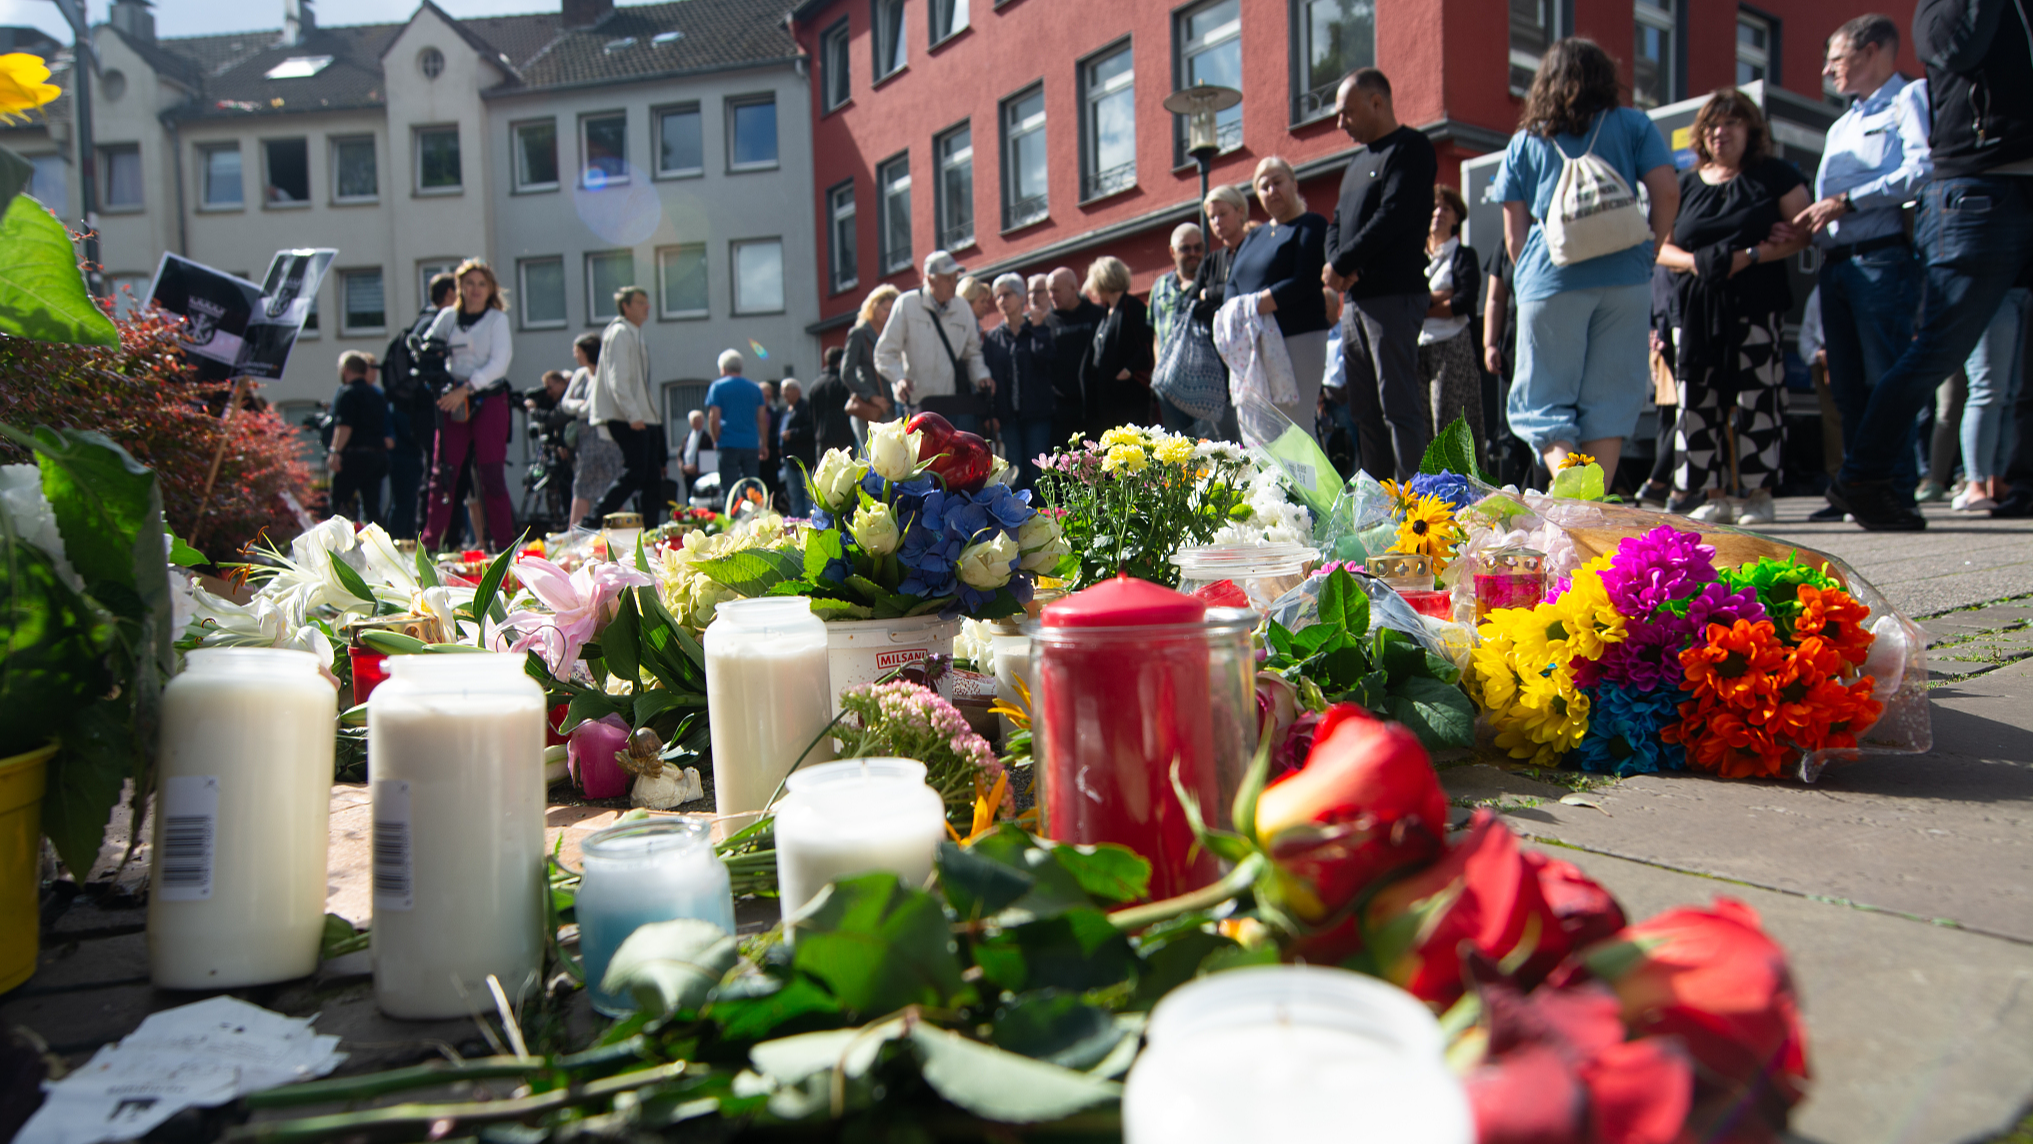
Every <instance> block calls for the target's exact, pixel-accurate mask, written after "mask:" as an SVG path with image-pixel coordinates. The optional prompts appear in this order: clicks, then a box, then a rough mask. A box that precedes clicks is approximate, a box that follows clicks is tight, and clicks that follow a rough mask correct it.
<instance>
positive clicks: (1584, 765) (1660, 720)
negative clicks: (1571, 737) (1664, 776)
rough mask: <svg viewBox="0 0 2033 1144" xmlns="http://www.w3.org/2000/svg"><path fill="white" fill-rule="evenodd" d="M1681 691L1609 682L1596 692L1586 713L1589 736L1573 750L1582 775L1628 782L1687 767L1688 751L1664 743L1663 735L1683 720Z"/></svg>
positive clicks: (1677, 745)
mask: <svg viewBox="0 0 2033 1144" xmlns="http://www.w3.org/2000/svg"><path fill="white" fill-rule="evenodd" d="M1684 698H1686V696H1685V695H1683V694H1682V693H1681V691H1680V690H1679V689H1678V688H1675V687H1658V688H1650V689H1646V690H1639V689H1636V688H1630V687H1620V686H1618V685H1616V684H1613V683H1605V684H1603V685H1601V686H1600V687H1599V688H1597V689H1596V692H1595V696H1594V703H1593V705H1592V706H1591V707H1590V709H1589V713H1588V734H1586V735H1584V736H1582V739H1581V745H1580V746H1578V747H1576V748H1575V750H1574V760H1575V762H1576V764H1577V765H1579V766H1580V767H1581V769H1582V770H1584V771H1590V772H1593V773H1595V774H1606V775H1615V776H1617V777H1618V778H1627V777H1629V776H1631V775H1649V774H1654V773H1656V772H1658V771H1678V770H1685V769H1686V767H1687V748H1686V747H1684V746H1682V745H1680V744H1679V743H1668V742H1664V741H1663V740H1661V739H1660V738H1659V732H1660V730H1661V729H1662V728H1664V727H1665V726H1666V725H1668V724H1670V723H1677V722H1679V721H1680V701H1681V700H1682V699H1684Z"/></svg>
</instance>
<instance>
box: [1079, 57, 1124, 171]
mask: <svg viewBox="0 0 2033 1144" xmlns="http://www.w3.org/2000/svg"><path fill="white" fill-rule="evenodd" d="M1133 63H1134V61H1133V60H1132V58H1131V55H1130V48H1129V45H1127V44H1124V45H1123V46H1122V47H1120V48H1118V49H1116V50H1115V51H1113V52H1110V53H1108V54H1107V55H1105V56H1102V57H1100V58H1099V59H1095V60H1090V61H1088V62H1087V63H1086V64H1083V65H1081V68H1080V89H1081V90H1080V99H1081V102H1082V104H1084V110H1083V111H1082V113H1081V116H1082V117H1081V122H1080V135H1081V148H1080V198H1081V199H1082V201H1085V200H1087V199H1094V198H1100V197H1101V196H1102V195H1112V194H1114V193H1115V192H1117V191H1120V190H1123V189H1124V188H1126V187H1132V186H1135V185H1136V181H1137V124H1136V69H1135V68H1134V67H1133V66H1132V65H1133Z"/></svg>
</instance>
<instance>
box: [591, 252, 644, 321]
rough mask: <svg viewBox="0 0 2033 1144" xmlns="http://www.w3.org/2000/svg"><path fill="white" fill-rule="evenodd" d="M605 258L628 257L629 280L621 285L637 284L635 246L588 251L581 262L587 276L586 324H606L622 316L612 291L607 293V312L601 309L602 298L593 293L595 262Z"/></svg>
mask: <svg viewBox="0 0 2033 1144" xmlns="http://www.w3.org/2000/svg"><path fill="white" fill-rule="evenodd" d="M605 258H626V259H628V280H627V281H626V282H622V283H621V284H620V285H622V286H627V285H632V284H636V283H635V248H634V247H632V246H617V247H612V248H610V249H607V250H589V251H587V252H586V253H585V256H584V258H583V260H582V262H581V266H582V268H583V269H584V270H585V276H586V324H587V325H588V326H605V325H606V324H607V323H609V322H611V321H613V320H614V319H615V318H617V317H619V316H620V311H619V310H617V309H616V308H615V306H614V295H613V293H612V291H610V292H609V293H608V295H607V312H606V313H602V312H601V311H600V299H599V298H598V297H596V296H595V295H594V293H593V263H594V261H595V260H597V259H605Z"/></svg>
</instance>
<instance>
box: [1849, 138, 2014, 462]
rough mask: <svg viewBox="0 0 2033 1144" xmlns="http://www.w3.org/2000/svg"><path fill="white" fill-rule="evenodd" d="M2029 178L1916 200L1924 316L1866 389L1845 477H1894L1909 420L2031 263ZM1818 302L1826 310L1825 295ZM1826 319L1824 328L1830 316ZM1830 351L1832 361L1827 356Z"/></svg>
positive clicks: (1985, 182) (1907, 451) (1956, 188)
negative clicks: (1923, 266)
mask: <svg viewBox="0 0 2033 1144" xmlns="http://www.w3.org/2000/svg"><path fill="white" fill-rule="evenodd" d="M2028 183H2033V180H2029V179H2020V178H2013V177H2010V176H2002V177H1986V176H1983V175H1972V176H1967V177H1964V178H1949V179H1940V180H1937V181H1935V182H1933V183H1930V184H1928V185H1927V188H1926V189H1925V190H1924V191H1922V192H1921V196H1920V222H1919V227H1918V229H1917V237H1918V238H1919V240H1920V249H1921V251H1922V254H1923V256H1924V257H1925V259H1926V277H1925V279H1924V280H1923V282H1922V286H1921V292H1920V316H1919V318H1918V320H1917V321H1916V322H1915V323H1914V336H1913V341H1912V342H1911V343H1909V344H1908V345H1907V346H1906V349H1905V351H1904V352H1902V353H1901V354H1900V355H1899V360H1898V361H1897V362H1894V363H1893V365H1892V368H1891V369H1890V370H1888V371H1887V372H1886V374H1885V376H1884V377H1883V378H1881V379H1879V381H1878V384H1877V387H1876V388H1875V389H1873V390H1871V396H1870V401H1869V403H1868V404H1867V405H1866V406H1865V409H1864V415H1863V419H1862V420H1861V422H1860V423H1859V424H1858V426H1857V432H1856V436H1855V437H1854V438H1853V439H1852V440H1851V441H1850V443H1849V456H1848V457H1846V458H1844V459H1843V463H1842V480H1843V481H1844V482H1845V483H1852V482H1856V481H1883V480H1892V479H1894V477H1895V475H1896V473H1897V472H1898V470H1899V468H1900V466H1901V464H1902V463H1910V461H1902V458H1910V457H1911V456H1912V455H1913V449H1912V445H1911V444H1910V439H1911V434H1912V432H1913V422H1914V418H1915V417H1916V416H1917V415H1918V414H1919V412H1920V408H1921V406H1923V405H1925V404H1926V403H1927V402H1928V401H1929V400H1931V399H1932V397H1933V394H1934V389H1935V387H1936V386H1938V385H1940V384H1941V379H1942V378H1944V377H1947V376H1948V375H1949V374H1951V373H1954V372H1955V371H1956V370H1957V369H1958V368H1960V367H1961V366H1962V364H1963V363H1964V361H1966V360H1967V359H1968V358H1969V355H1970V351H1971V350H1973V349H1975V348H1976V345H1977V342H1978V340H1979V339H1981V338H1982V337H1983V336H1984V330H1985V328H1987V327H1988V326H1989V325H1990V324H1991V318H1992V317H1993V316H1994V315H1996V314H1997V312H1998V305H1999V303H2001V302H2002V301H2003V300H2004V297H2005V292H2006V291H2008V290H2010V289H2011V288H2012V286H2013V285H2014V284H2015V283H2016V282H2017V281H2018V280H2019V276H2020V275H2021V274H2022V273H2024V272H2025V270H2026V268H2027V264H2028V263H2029V262H2033V187H2029V186H2028V185H2027V184H2028ZM1822 305H1823V306H1824V307H1825V306H1826V305H1827V299H1826V298H1825V297H1824V298H1823V300H1822ZM1822 321H1823V324H1824V326H1826V325H1828V324H1829V322H1828V314H1827V312H1826V310H1824V311H1823V314H1822ZM1833 357H1834V355H1833V354H1831V355H1830V358H1831V360H1832V359H1833Z"/></svg>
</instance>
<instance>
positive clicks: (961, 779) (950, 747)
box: [833, 680, 1002, 821]
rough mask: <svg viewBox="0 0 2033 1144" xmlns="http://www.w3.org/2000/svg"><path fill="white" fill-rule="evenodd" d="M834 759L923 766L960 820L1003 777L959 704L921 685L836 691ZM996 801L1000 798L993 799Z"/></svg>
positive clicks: (901, 683)
mask: <svg viewBox="0 0 2033 1144" xmlns="http://www.w3.org/2000/svg"><path fill="white" fill-rule="evenodd" d="M840 712H841V713H840V721H839V722H838V723H836V724H834V727H833V737H834V738H835V739H836V740H838V743H839V746H838V749H837V750H836V751H835V752H834V755H835V757H836V758H842V759H862V758H903V759H916V760H918V761H919V762H921V763H923V764H925V782H926V784H927V785H929V786H930V787H931V788H932V789H933V790H936V791H938V792H939V797H940V798H942V799H944V800H945V802H946V808H947V812H948V815H949V817H951V816H960V817H961V818H962V820H963V821H964V819H965V816H966V815H968V814H969V813H970V812H971V811H972V809H973V807H974V804H975V802H976V800H977V799H979V798H981V797H983V796H985V795H986V794H987V793H988V792H989V791H990V790H991V789H993V787H994V786H995V783H996V781H997V780H998V779H1000V778H1001V777H1002V763H1001V761H1000V760H998V759H997V758H996V757H995V752H994V751H993V750H991V749H990V748H989V746H988V741H987V740H986V739H983V738H982V737H981V736H980V735H978V734H976V733H975V731H974V728H973V727H971V726H969V725H968V723H967V717H966V716H964V715H962V714H961V713H960V711H959V709H958V708H956V707H954V706H953V705H952V704H951V703H948V702H947V701H946V700H945V699H942V698H940V696H939V695H938V694H937V693H936V692H934V691H932V690H931V689H930V688H927V687H925V686H923V685H922V684H917V683H909V682H905V681H901V680H899V681H897V682H894V683H864V684H862V685H860V686H858V687H850V688H848V689H847V690H845V691H843V692H841V693H840ZM997 801H998V802H999V801H1000V799H999V798H998V799H997Z"/></svg>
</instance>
